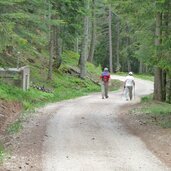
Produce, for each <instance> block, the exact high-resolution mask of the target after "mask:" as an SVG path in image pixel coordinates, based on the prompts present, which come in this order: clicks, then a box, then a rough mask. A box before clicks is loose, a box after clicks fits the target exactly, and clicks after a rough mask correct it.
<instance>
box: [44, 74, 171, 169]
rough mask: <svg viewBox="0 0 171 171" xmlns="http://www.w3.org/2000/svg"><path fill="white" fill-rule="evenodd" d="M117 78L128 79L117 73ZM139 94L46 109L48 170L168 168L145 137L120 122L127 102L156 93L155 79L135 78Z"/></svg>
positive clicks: (85, 99)
mask: <svg viewBox="0 0 171 171" xmlns="http://www.w3.org/2000/svg"><path fill="white" fill-rule="evenodd" d="M112 79H121V80H123V79H124V77H120V76H112ZM135 82H136V88H135V94H136V98H135V99H133V100H132V101H131V102H130V101H125V99H123V97H122V91H117V92H110V93H109V98H108V99H101V96H100V94H99V93H97V94H91V95H89V96H85V97H81V98H77V99H72V100H69V101H64V102H60V103H56V104H52V105H48V106H46V107H44V108H42V109H41V111H42V112H50V113H52V115H51V117H50V119H49V120H48V122H47V127H46V137H45V140H44V143H43V148H42V156H43V157H42V163H43V166H42V167H43V168H42V170H43V171H138V170H140V171H141V170H142V171H167V170H171V169H170V168H167V167H166V166H165V164H164V163H162V162H161V161H160V160H159V159H158V158H157V157H156V156H155V155H154V154H153V153H152V152H150V151H149V150H148V149H147V147H146V146H145V144H144V143H143V141H142V140H141V139H140V138H139V137H136V136H135V135H133V134H131V133H130V132H129V131H128V130H127V129H126V128H125V126H124V125H123V123H121V122H120V120H119V117H118V116H119V114H120V113H121V111H122V110H124V108H125V110H126V107H125V106H129V105H133V104H136V103H138V102H139V100H140V98H139V97H140V96H143V95H147V94H150V93H151V92H152V91H153V83H152V82H150V81H142V80H139V79H136V80H135Z"/></svg>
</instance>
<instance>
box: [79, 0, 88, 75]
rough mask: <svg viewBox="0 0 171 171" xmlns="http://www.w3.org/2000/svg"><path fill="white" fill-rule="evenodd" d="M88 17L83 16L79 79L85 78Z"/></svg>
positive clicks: (86, 4)
mask: <svg viewBox="0 0 171 171" xmlns="http://www.w3.org/2000/svg"><path fill="white" fill-rule="evenodd" d="M84 3H85V9H86V10H88V1H87V0H85V1H84ZM88 26H89V25H88V15H86V16H84V35H83V40H82V49H81V56H80V77H81V78H85V76H86V61H87V46H88Z"/></svg>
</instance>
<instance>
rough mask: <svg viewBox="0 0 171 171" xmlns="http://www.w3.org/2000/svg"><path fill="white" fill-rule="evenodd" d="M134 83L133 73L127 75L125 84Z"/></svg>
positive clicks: (130, 84) (131, 84)
mask: <svg viewBox="0 0 171 171" xmlns="http://www.w3.org/2000/svg"><path fill="white" fill-rule="evenodd" d="M133 85H134V77H133V76H131V75H128V76H126V79H125V86H133Z"/></svg>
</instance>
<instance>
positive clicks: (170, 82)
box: [167, 72, 171, 104]
mask: <svg viewBox="0 0 171 171" xmlns="http://www.w3.org/2000/svg"><path fill="white" fill-rule="evenodd" d="M167 101H168V103H170V104H171V73H170V72H168V74H167Z"/></svg>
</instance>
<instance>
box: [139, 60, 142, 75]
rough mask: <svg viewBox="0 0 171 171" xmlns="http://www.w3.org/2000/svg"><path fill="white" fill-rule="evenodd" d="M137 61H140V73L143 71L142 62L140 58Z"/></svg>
mask: <svg viewBox="0 0 171 171" xmlns="http://www.w3.org/2000/svg"><path fill="white" fill-rule="evenodd" d="M139 62H140V66H139V73H140V74H142V73H143V63H142V60H140V61H139Z"/></svg>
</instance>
